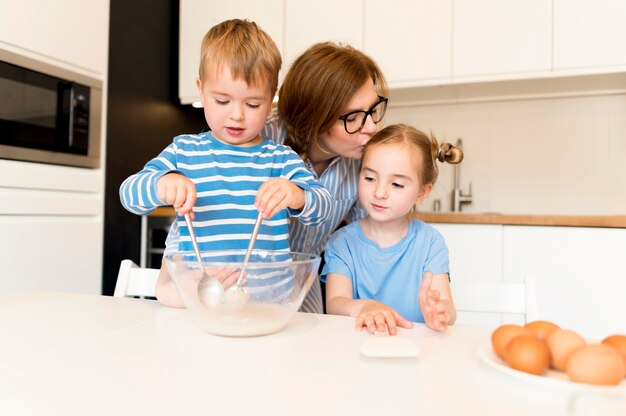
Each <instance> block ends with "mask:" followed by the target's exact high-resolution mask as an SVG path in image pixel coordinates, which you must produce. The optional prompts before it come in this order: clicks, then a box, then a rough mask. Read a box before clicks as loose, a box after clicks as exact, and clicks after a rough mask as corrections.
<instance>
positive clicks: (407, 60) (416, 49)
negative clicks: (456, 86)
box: [363, 0, 452, 88]
mask: <svg viewBox="0 0 626 416" xmlns="http://www.w3.org/2000/svg"><path fill="white" fill-rule="evenodd" d="M451 25H452V0H416V1H414V0H389V1H386V2H381V1H378V0H366V1H365V27H364V32H365V33H364V44H363V48H364V51H365V52H366V53H367V54H369V55H370V56H371V57H372V58H374V59H375V60H376V62H378V64H379V65H380V67H381V69H382V70H383V73H384V74H385V76H386V77H387V80H388V82H389V86H390V87H392V88H398V87H405V86H416V85H426V84H429V83H430V84H432V83H439V84H441V83H448V82H450V76H451V46H452V43H451V42H452V27H451Z"/></svg>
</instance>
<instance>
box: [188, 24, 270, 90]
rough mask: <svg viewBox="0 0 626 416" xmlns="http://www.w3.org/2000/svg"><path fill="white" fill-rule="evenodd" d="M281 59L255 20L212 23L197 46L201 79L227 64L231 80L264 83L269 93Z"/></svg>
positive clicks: (252, 84) (253, 83)
mask: <svg viewBox="0 0 626 416" xmlns="http://www.w3.org/2000/svg"><path fill="white" fill-rule="evenodd" d="M281 65H282V58H281V57H280V51H279V50H278V47H277V46H276V44H275V43H274V41H273V40H272V38H270V37H269V36H268V34H267V33H265V32H264V31H263V30H262V29H261V28H260V27H259V26H257V24H256V23H254V22H251V21H249V20H241V19H232V20H225V21H223V22H221V23H220V24H218V25H216V26H213V27H212V28H211V29H210V30H209V31H208V32H207V33H206V35H204V38H203V39H202V46H201V47H200V69H199V76H200V80H201V81H204V80H205V79H206V77H207V76H208V75H209V74H210V73H214V74H215V73H218V72H219V71H220V70H222V68H223V67H224V66H228V67H229V68H230V71H231V73H232V76H233V78H234V79H243V80H244V81H245V82H246V84H248V85H251V86H257V85H260V84H262V83H267V85H268V86H269V88H270V92H271V94H272V96H273V95H274V94H275V93H276V88H277V87H278V72H279V71H280V66H281Z"/></svg>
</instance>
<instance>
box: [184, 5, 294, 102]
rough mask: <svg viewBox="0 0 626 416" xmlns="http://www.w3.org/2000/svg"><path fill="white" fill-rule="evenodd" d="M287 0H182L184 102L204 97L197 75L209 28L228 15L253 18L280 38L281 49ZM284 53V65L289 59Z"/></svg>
mask: <svg viewBox="0 0 626 416" xmlns="http://www.w3.org/2000/svg"><path fill="white" fill-rule="evenodd" d="M283 1H284V0H264V1H254V0H229V1H223V0H219V1H217V0H181V1H180V39H179V42H180V45H179V48H180V51H179V53H180V55H179V62H178V65H179V67H178V70H179V74H178V91H179V97H180V102H181V103H182V104H191V103H193V102H195V101H199V100H200V96H199V94H198V90H197V89H196V78H198V69H199V67H200V44H201V43H202V38H203V37H204V35H205V34H206V32H208V31H209V29H210V28H211V27H213V26H215V25H216V24H218V23H220V22H222V21H224V20H228V19H235V18H239V19H249V20H252V21H253V22H255V23H257V24H258V25H259V26H260V27H261V29H263V30H264V31H265V32H267V34H268V35H269V36H270V37H271V38H272V39H273V40H274V42H276V45H277V46H278V48H279V50H281V53H282V52H283V51H284V46H283V28H284V26H283V10H284V5H283ZM284 56H285V55H284V53H283V68H284V67H285V65H286V64H285V59H284Z"/></svg>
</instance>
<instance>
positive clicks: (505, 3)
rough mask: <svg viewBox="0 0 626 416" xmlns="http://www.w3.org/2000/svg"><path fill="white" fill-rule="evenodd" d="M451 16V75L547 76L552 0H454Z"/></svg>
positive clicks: (550, 40) (486, 77) (485, 77)
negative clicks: (452, 16)
mask: <svg viewBox="0 0 626 416" xmlns="http://www.w3.org/2000/svg"><path fill="white" fill-rule="evenodd" d="M453 14H454V18H453V23H452V25H453V40H452V45H453V47H452V48H453V58H452V76H453V79H454V78H459V80H462V79H472V78H476V79H483V78H484V79H490V80H493V79H499V78H503V79H504V78H508V77H515V78H519V77H520V76H522V75H523V74H525V75H524V76H533V75H534V76H537V75H549V73H550V70H551V58H552V47H551V45H552V36H551V31H552V1H551V0H526V1H515V0H455V2H454V13H453ZM521 74H522V75H521Z"/></svg>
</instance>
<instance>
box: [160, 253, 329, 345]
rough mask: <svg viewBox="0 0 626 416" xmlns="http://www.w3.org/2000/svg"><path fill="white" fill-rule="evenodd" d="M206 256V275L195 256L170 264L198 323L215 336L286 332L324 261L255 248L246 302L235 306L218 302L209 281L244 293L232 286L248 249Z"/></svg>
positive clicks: (172, 258)
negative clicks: (215, 281)
mask: <svg viewBox="0 0 626 416" xmlns="http://www.w3.org/2000/svg"><path fill="white" fill-rule="evenodd" d="M201 256H202V264H203V266H204V271H205V273H206V274H205V275H204V276H203V274H202V270H201V269H200V266H199V264H198V261H197V258H196V255H195V254H194V253H193V252H181V253H177V254H174V255H169V256H166V258H165V263H166V265H167V269H168V271H169V273H170V275H171V277H172V280H173V281H174V284H175V285H176V288H177V289H178V292H179V294H180V296H181V298H182V301H183V303H184V304H185V307H186V308H187V310H188V311H189V313H190V314H191V315H192V316H193V318H194V319H195V320H196V322H197V323H198V324H199V325H200V326H201V327H202V328H204V329H205V330H207V331H208V332H210V333H212V334H216V335H225V336H256V335H266V334H271V333H274V332H277V331H279V330H281V329H282V328H283V327H284V326H285V325H286V324H287V322H288V321H289V320H290V319H291V317H292V316H293V315H294V314H295V313H296V311H297V310H298V309H299V308H300V305H301V304H302V301H303V300H304V298H305V296H306V294H307V292H308V291H309V289H310V288H311V285H312V284H313V281H314V279H317V278H318V274H317V273H318V268H319V264H320V260H321V259H320V257H319V256H317V255H315V254H307V253H293V252H278V251H264V250H253V251H252V254H251V256H250V261H249V263H248V265H247V267H246V270H245V274H244V279H242V284H241V288H240V290H243V291H244V293H245V297H244V299H245V302H244V304H243V305H241V307H236V308H232V307H228V306H229V305H228V303H227V302H225V299H226V298H225V297H224V296H223V295H222V297H221V298H220V297H219V295H217V299H216V297H215V295H214V294H211V293H209V292H207V290H206V288H207V286H208V285H207V281H208V279H217V280H218V281H220V282H221V283H222V286H223V288H224V290H225V291H228V290H229V288H230V290H231V291H232V290H239V289H235V288H234V287H233V286H234V285H235V282H236V281H237V278H238V276H239V273H240V271H241V268H242V266H243V262H244V258H245V250H241V251H228V252H226V251H224V252H220V251H214V252H210V251H205V252H202V253H201ZM231 306H232V305H231Z"/></svg>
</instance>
